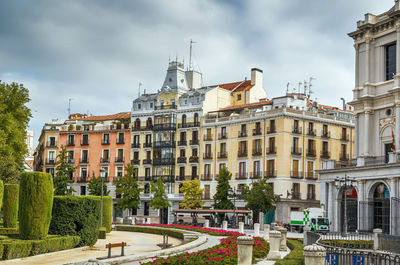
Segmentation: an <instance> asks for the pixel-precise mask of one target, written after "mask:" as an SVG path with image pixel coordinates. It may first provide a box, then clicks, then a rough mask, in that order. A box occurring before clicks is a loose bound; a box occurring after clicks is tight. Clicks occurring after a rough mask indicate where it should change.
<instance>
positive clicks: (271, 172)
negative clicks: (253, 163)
mask: <svg viewBox="0 0 400 265" xmlns="http://www.w3.org/2000/svg"><path fill="white" fill-rule="evenodd" d="M264 176H265V177H266V178H275V177H276V170H267V171H265V172H264Z"/></svg>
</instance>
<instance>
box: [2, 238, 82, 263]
mask: <svg viewBox="0 0 400 265" xmlns="http://www.w3.org/2000/svg"><path fill="white" fill-rule="evenodd" d="M79 241H80V238H79V236H48V237H46V238H45V239H42V240H19V239H12V238H8V239H2V240H0V257H1V259H2V260H7V259H16V258H24V257H28V256H34V255H39V254H44V253H48V252H54V251H60V250H65V249H71V248H74V247H76V246H77V245H78V243H79Z"/></svg>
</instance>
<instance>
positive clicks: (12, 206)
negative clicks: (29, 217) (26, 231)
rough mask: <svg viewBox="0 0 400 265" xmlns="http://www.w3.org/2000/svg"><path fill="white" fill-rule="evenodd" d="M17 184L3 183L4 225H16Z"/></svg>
mask: <svg viewBox="0 0 400 265" xmlns="http://www.w3.org/2000/svg"><path fill="white" fill-rule="evenodd" d="M18 199H19V185H18V184H6V185H4V197H3V201H4V207H3V220H4V227H17V224H18V201H19V200H18Z"/></svg>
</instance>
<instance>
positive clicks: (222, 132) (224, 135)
mask: <svg viewBox="0 0 400 265" xmlns="http://www.w3.org/2000/svg"><path fill="white" fill-rule="evenodd" d="M220 138H221V139H224V138H226V127H221V137H220Z"/></svg>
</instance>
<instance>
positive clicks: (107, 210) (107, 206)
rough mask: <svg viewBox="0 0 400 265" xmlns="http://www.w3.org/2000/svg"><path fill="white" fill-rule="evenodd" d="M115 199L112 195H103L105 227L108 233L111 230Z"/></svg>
mask: <svg viewBox="0 0 400 265" xmlns="http://www.w3.org/2000/svg"><path fill="white" fill-rule="evenodd" d="M112 212H113V199H112V197H111V196H104V197H103V227H105V228H106V230H107V233H110V232H111V227H112Z"/></svg>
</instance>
